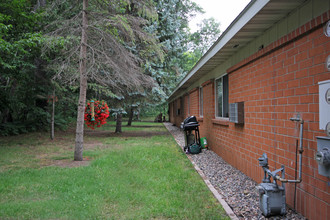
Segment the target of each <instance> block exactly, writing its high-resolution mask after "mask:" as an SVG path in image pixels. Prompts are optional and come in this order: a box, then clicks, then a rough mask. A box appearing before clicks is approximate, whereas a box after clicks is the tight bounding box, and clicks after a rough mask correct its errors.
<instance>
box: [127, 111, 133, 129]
mask: <svg viewBox="0 0 330 220" xmlns="http://www.w3.org/2000/svg"><path fill="white" fill-rule="evenodd" d="M133 113H134V111H133V108H131V110H130V113H129V118H128V122H127V126H131V125H132V121H133Z"/></svg>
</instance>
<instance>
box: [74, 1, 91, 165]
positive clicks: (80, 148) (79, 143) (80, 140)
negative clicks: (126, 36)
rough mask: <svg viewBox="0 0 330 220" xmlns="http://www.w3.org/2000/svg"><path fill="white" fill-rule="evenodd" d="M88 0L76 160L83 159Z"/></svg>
mask: <svg viewBox="0 0 330 220" xmlns="http://www.w3.org/2000/svg"><path fill="white" fill-rule="evenodd" d="M87 7H88V0H84V1H83V14H82V32H81V45H80V60H79V73H80V93H79V103H78V116H77V128H76V145H75V150H74V160H76V161H82V160H83V144H84V113H85V105H86V104H85V103H86V89H87V74H86V61H87V59H86V58H87V25H88V20H87V12H86V9H87Z"/></svg>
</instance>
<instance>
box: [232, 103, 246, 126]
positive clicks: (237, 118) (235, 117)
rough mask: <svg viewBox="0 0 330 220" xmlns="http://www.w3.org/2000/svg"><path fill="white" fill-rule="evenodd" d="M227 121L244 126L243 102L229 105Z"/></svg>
mask: <svg viewBox="0 0 330 220" xmlns="http://www.w3.org/2000/svg"><path fill="white" fill-rule="evenodd" d="M229 121H230V122H234V123H236V124H244V102H236V103H230V104H229Z"/></svg>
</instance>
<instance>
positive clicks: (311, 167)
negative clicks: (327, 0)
mask: <svg viewBox="0 0 330 220" xmlns="http://www.w3.org/2000/svg"><path fill="white" fill-rule="evenodd" d="M329 14H330V12H329V11H328V12H327V13H324V14H323V15H322V16H319V17H317V18H315V19H313V20H312V21H310V22H308V23H307V24H305V25H303V26H301V27H300V28H298V29H296V30H295V31H293V32H292V33H290V34H288V35H287V36H284V37H282V38H281V39H279V40H278V41H276V42H273V43H272V44H270V45H269V46H267V47H265V48H264V49H261V50H260V51H258V52H257V53H255V54H253V55H251V56H250V57H248V58H246V59H244V60H242V61H241V62H239V63H238V64H236V65H235V66H233V67H231V68H230V69H228V70H227V73H228V74H229V103H235V102H244V105H245V107H244V112H245V123H244V125H235V124H234V123H231V122H229V121H228V120H226V119H216V118H215V94H214V93H215V91H214V86H215V85H214V81H213V80H210V81H208V82H205V83H203V85H202V86H203V102H204V106H203V111H204V116H203V118H198V119H199V122H200V124H201V126H200V132H201V137H206V138H207V140H208V143H209V146H210V147H211V149H212V150H213V151H214V152H216V153H217V154H218V155H220V156H221V157H222V158H223V159H224V160H226V161H227V162H228V163H230V164H231V165H233V166H234V167H236V168H237V169H239V170H241V171H242V172H244V173H245V174H247V175H248V176H250V177H251V178H253V179H254V180H255V181H257V182H261V180H262V178H263V171H262V169H261V168H260V167H259V165H258V158H259V157H260V156H261V155H262V153H267V156H268V158H269V164H270V169H271V170H275V169H278V168H280V167H281V165H282V164H283V165H285V171H286V178H287V179H294V178H295V166H296V162H295V157H296V153H295V152H296V144H297V140H298V139H299V125H298V123H295V122H292V121H290V118H292V117H295V115H296V114H297V113H299V114H300V115H301V117H302V118H303V120H304V122H305V123H304V133H303V136H304V139H303V147H304V152H303V167H302V170H303V173H302V182H301V183H299V184H297V195H296V196H297V197H296V210H297V211H298V212H300V213H301V214H303V215H304V216H306V217H307V218H309V219H330V208H329V201H330V192H329V189H330V187H329V186H328V185H327V184H328V182H330V180H329V178H327V177H324V176H321V175H319V174H318V165H317V163H316V161H315V159H314V155H315V153H316V151H317V144H316V136H324V131H321V130H319V129H318V125H319V101H318V98H319V97H318V82H320V81H324V80H329V79H330V72H329V71H327V69H326V66H325V61H326V58H327V56H328V55H329V54H330V40H329V39H330V38H327V37H326V36H325V35H324V34H323V26H324V24H325V23H326V22H327V21H328V20H329ZM189 98H190V106H188V96H187V95H186V96H184V100H185V105H186V106H185V107H184V110H185V111H184V112H183V113H182V114H181V115H180V116H173V117H170V120H171V122H172V123H175V124H176V125H179V124H180V123H181V122H182V120H183V119H184V118H185V117H187V116H188V107H189V112H190V115H196V116H199V110H198V109H199V94H198V89H194V90H192V91H189ZM169 107H170V109H171V108H173V107H174V105H173V103H170V104H169ZM286 187H287V190H286V196H287V199H286V201H287V204H288V205H289V206H291V207H293V201H294V198H293V197H294V184H286Z"/></svg>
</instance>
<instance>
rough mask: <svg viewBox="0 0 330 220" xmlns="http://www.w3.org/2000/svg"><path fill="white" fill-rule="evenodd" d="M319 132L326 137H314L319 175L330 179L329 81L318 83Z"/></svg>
mask: <svg viewBox="0 0 330 220" xmlns="http://www.w3.org/2000/svg"><path fill="white" fill-rule="evenodd" d="M319 111H320V117H319V118H320V130H325V132H326V135H327V137H326V136H324V137H316V139H317V152H316V154H315V159H316V162H317V163H318V170H319V174H320V175H322V176H327V177H330V80H326V81H322V82H319Z"/></svg>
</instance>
